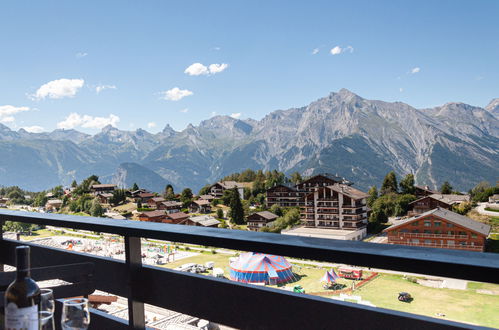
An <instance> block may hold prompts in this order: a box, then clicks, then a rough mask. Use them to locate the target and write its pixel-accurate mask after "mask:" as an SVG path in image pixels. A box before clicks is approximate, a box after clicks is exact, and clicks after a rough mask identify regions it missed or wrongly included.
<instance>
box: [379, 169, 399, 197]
mask: <svg viewBox="0 0 499 330" xmlns="http://www.w3.org/2000/svg"><path fill="white" fill-rule="evenodd" d="M397 191H398V184H397V176H396V175H395V172H394V171H390V172H389V173H388V174H387V175H386V176H385V179H384V180H383V184H382V185H381V195H386V194H388V193H397Z"/></svg>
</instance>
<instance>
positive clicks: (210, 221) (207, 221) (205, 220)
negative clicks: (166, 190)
mask: <svg viewBox="0 0 499 330" xmlns="http://www.w3.org/2000/svg"><path fill="white" fill-rule="evenodd" d="M189 220H191V221H192V222H195V223H198V224H200V225H201V226H205V227H209V226H213V225H218V224H220V221H218V220H217V219H215V218H214V217H212V216H211V215H198V216H195V217H189Z"/></svg>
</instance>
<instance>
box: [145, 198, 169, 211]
mask: <svg viewBox="0 0 499 330" xmlns="http://www.w3.org/2000/svg"><path fill="white" fill-rule="evenodd" d="M163 202H166V199H164V198H163V197H152V198H149V199H148V200H147V205H148V206H149V207H151V208H155V209H160V208H159V206H160V205H161V203H163ZM160 210H161V209H160Z"/></svg>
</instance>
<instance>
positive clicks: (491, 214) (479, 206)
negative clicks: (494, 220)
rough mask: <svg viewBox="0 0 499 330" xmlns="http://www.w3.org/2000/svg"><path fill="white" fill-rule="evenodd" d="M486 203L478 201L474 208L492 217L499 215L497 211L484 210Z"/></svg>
mask: <svg viewBox="0 0 499 330" xmlns="http://www.w3.org/2000/svg"><path fill="white" fill-rule="evenodd" d="M487 204H488V203H478V206H477V207H476V208H475V210H477V212H478V213H480V214H483V215H488V216H492V217H499V212H494V211H486V210H485V208H486V207H487Z"/></svg>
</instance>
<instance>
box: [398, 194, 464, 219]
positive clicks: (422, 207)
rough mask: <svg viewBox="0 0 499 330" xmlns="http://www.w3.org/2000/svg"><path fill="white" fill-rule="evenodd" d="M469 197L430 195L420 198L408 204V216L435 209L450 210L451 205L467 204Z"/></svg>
mask: <svg viewBox="0 0 499 330" xmlns="http://www.w3.org/2000/svg"><path fill="white" fill-rule="evenodd" d="M469 201H470V196H469V195H454V194H452V195H451V194H447V195H443V194H432V195H429V196H425V197H421V198H419V199H416V200H415V201H413V202H411V203H409V212H408V215H409V216H414V215H418V214H422V213H425V212H428V211H430V210H433V209H435V208H437V207H440V208H443V209H447V210H451V209H452V206H453V205H456V204H460V203H463V202H469Z"/></svg>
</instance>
